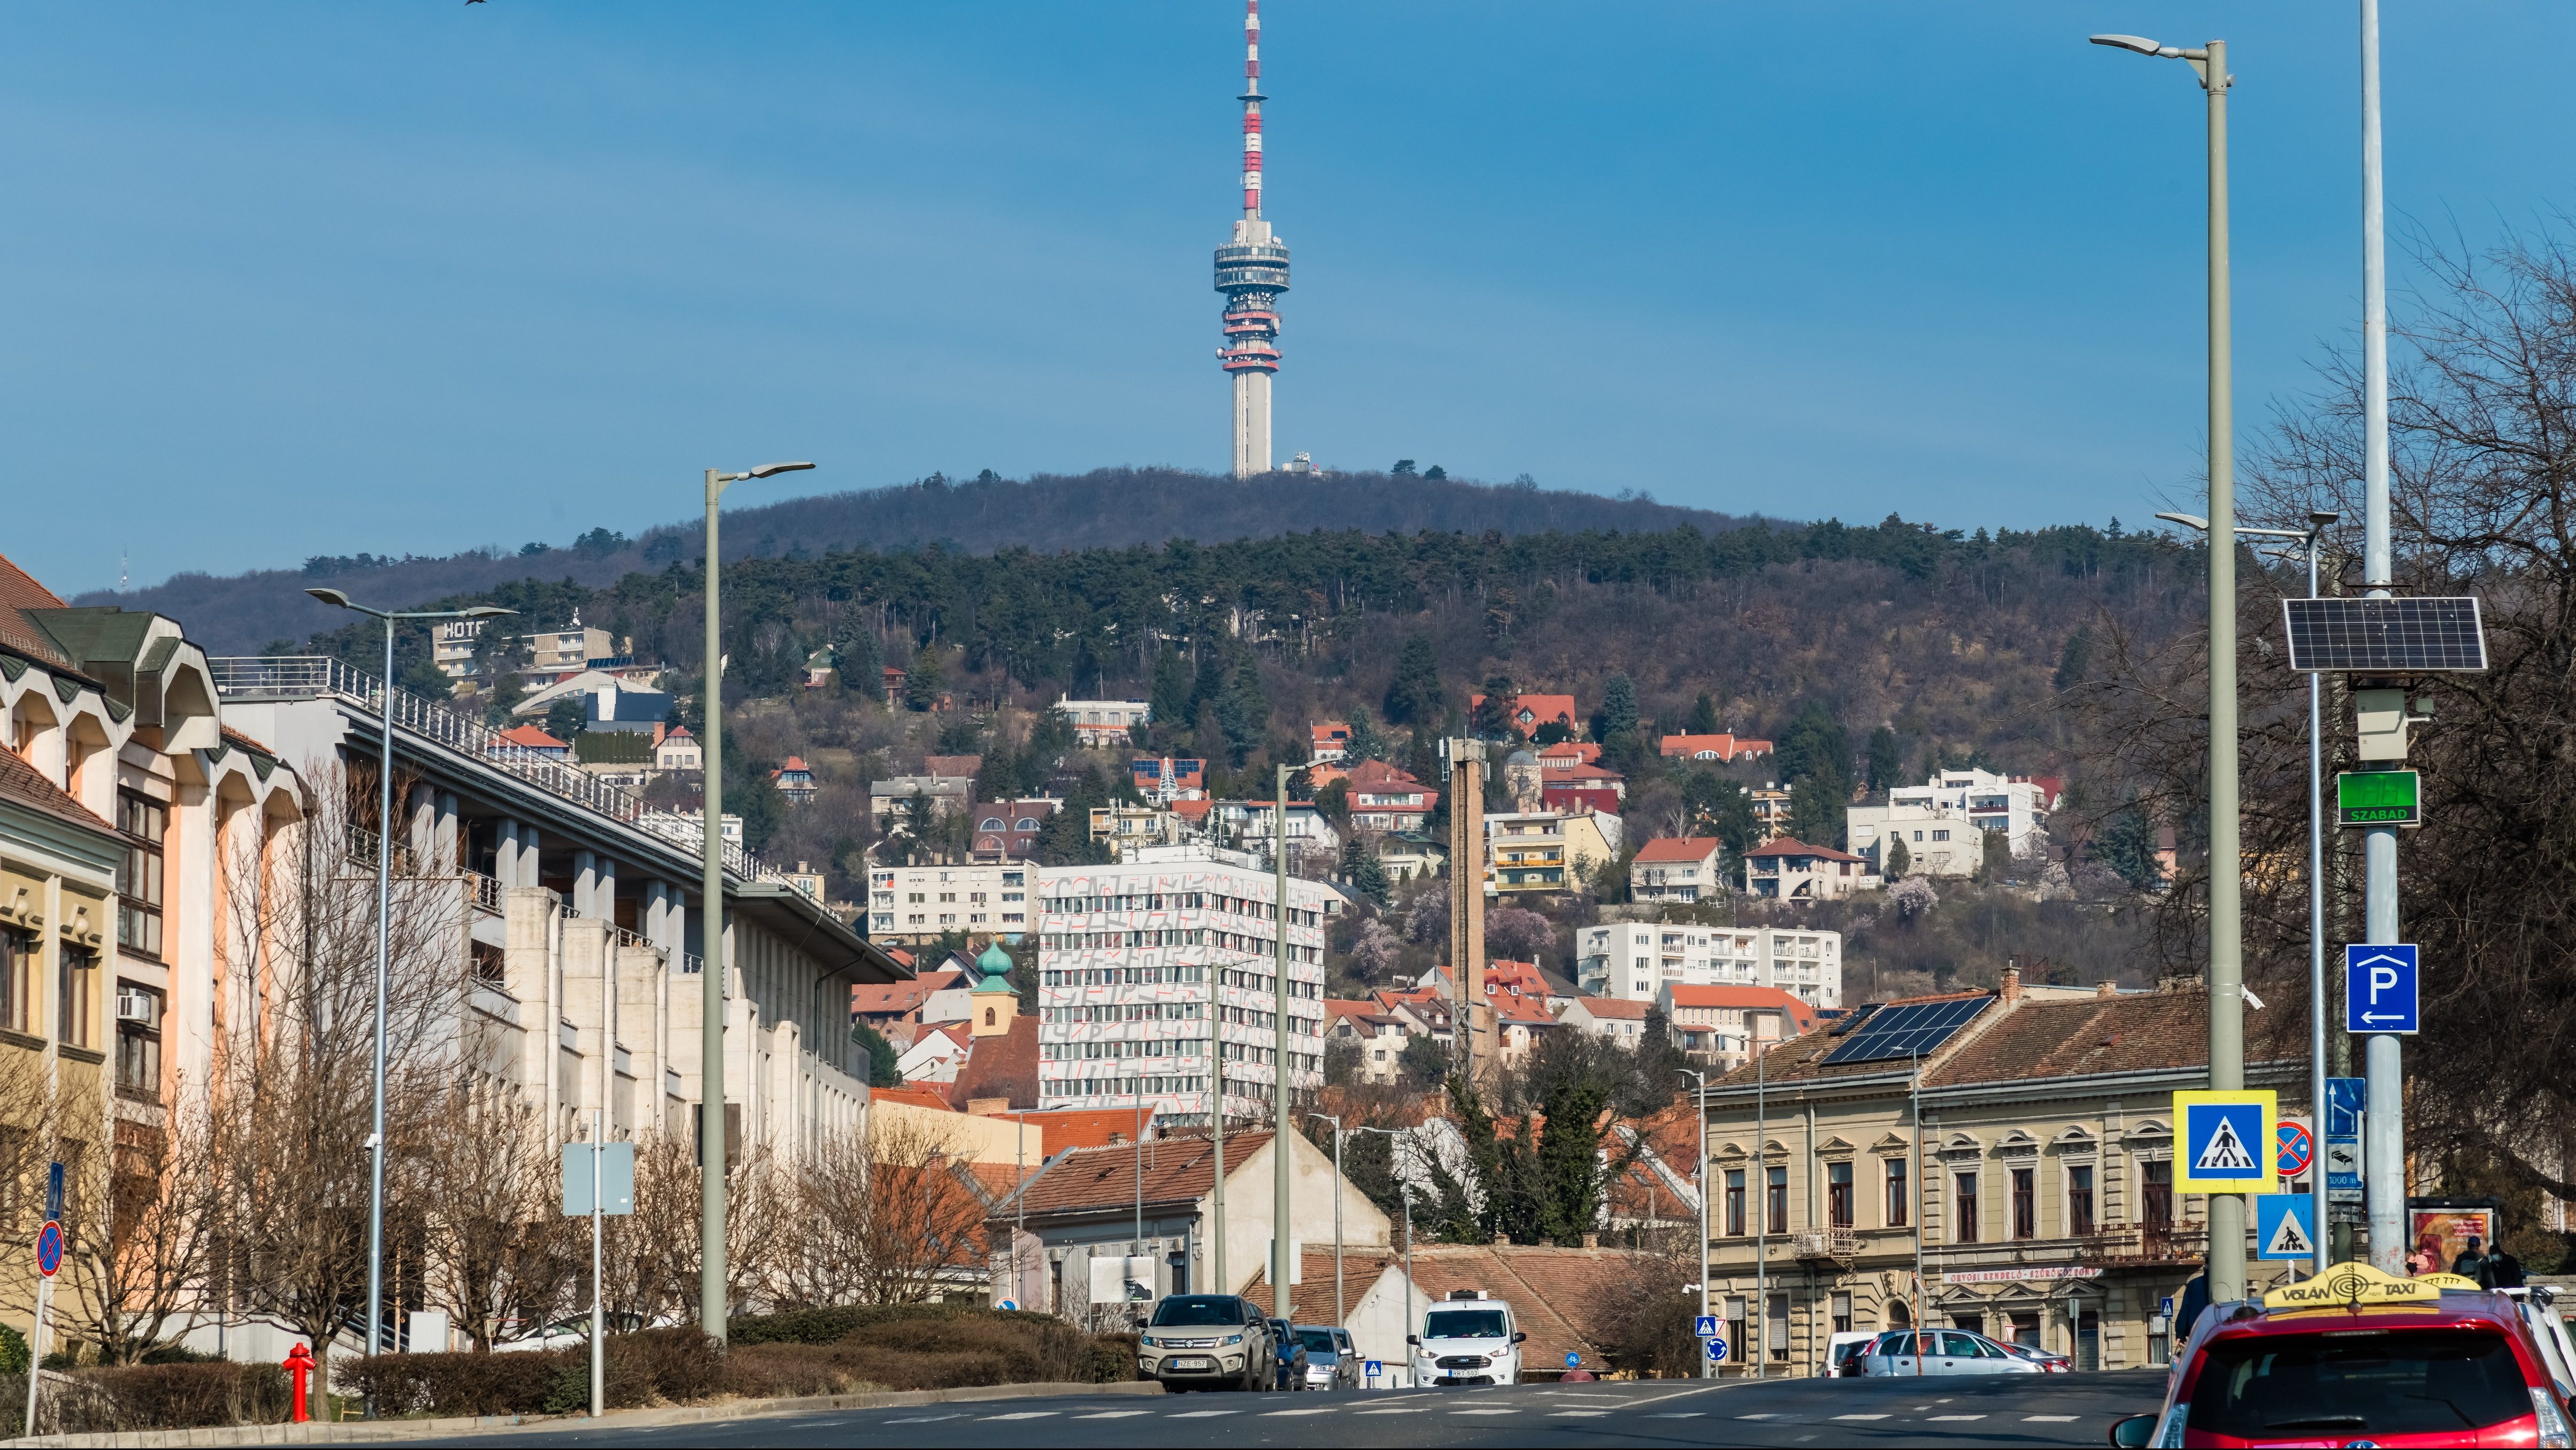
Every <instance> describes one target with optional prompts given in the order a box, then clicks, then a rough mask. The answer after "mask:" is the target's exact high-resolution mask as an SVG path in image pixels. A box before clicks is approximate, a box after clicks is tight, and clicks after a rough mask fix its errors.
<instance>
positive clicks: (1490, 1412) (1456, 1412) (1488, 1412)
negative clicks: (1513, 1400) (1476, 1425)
mask: <svg viewBox="0 0 2576 1450" xmlns="http://www.w3.org/2000/svg"><path fill="white" fill-rule="evenodd" d="M1449 1413H1450V1414H1453V1415H1517V1414H1519V1413H1520V1411H1518V1410H1451V1411H1450V1412H1449Z"/></svg>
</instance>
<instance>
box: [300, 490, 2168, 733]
mask: <svg viewBox="0 0 2576 1450" xmlns="http://www.w3.org/2000/svg"><path fill="white" fill-rule="evenodd" d="M2202 576H2203V565H2202V561H2201V559H2200V556H2199V555H2198V553H2197V552H2196V551H2193V550H2189V549H2186V548H2184V547H2183V546H2181V545H2179V544H2176V543H2175V542H2173V541H2171V540H2170V539H2167V538H2165V537H2163V536H2160V535H2139V534H2123V533H2121V532H2119V531H2118V530H2117V528H2116V526H2115V527H2114V528H2113V529H2111V530H2108V531H2105V530H2097V529H2093V528H2089V527H2070V528H2051V529H2044V530H2039V531H2036V532H2032V533H2013V532H2007V533H2003V534H2000V535H1990V534H1988V533H1986V532H1985V531H1983V530H1980V531H1978V532H1977V533H1975V534H1973V535H1963V534H1962V533H1960V532H1958V531H1955V530H1954V531H1935V530H1933V529H1931V528H1929V527H1927V526H1925V525H1921V524H1914V523H1908V522H1905V521H1903V520H1900V519H1896V518H1893V517H1891V518H1889V519H1887V520H1886V521H1884V522H1882V523H1879V524H1877V525H1874V526H1870V527H1864V528H1853V527H1848V526H1845V525H1842V524H1839V523H1832V522H1828V523H1822V524H1804V525H1786V526H1784V525H1774V524H1767V523H1755V524H1751V525H1746V526H1743V527H1737V528H1729V529H1725V530H1723V531H1717V532H1709V531H1703V530H1701V529H1698V528H1695V527H1691V526H1688V525H1684V526H1682V527H1679V528H1672V529H1664V530H1658V531H1652V532H1638V533H1612V532H1606V531H1592V530H1586V531H1581V532H1562V531H1550V532H1543V533H1534V534H1521V535H1516V536H1514V535H1505V534H1502V533H1500V532H1493V533H1479V534H1468V533H1460V532H1431V531H1425V532H1420V533H1415V534H1410V535H1406V534H1395V533H1365V532H1361V531H1358V530H1345V531H1332V532H1314V533H1304V534H1292V535H1286V536H1281V537H1276V538H1270V539H1259V540H1242V541H1236V542H1230V543H1224V544H1215V545H1204V546H1203V545H1197V544H1191V543H1185V542H1184V543H1175V544H1171V545H1167V546H1163V547H1151V546H1144V545H1136V546H1131V547H1127V548H1120V549H1111V548H1096V549H1086V550H1078V551H1068V552H1061V553H1040V552H1037V551H1035V550H1030V549H1025V548H1020V547H1016V546H1014V547H1009V548H1004V549H1001V550H998V551H996V552H993V553H989V554H974V553H966V552H958V551H951V550H948V549H945V548H942V547H937V546H933V547H929V548H924V549H911V550H892V551H888V550H877V549H855V550H835V551H828V552H820V553H816V554H813V555H811V556H808V557H802V558H798V557H771V558H754V559H746V560H743V561H741V562H739V563H737V564H734V565H732V566H729V567H728V570H727V572H726V575H725V584H726V589H725V594H726V611H725V622H726V628H727V631H728V636H729V638H728V643H727V645H726V651H727V653H728V654H729V655H730V656H731V659H732V662H733V663H732V666H731V670H730V672H729V674H728V682H729V686H730V688H729V689H728V691H727V693H728V696H729V697H730V696H732V695H733V694H734V693H735V691H736V690H739V691H741V692H742V693H743V694H744V695H745V696H747V697H750V696H782V695H785V696H793V695H797V694H798V693H799V692H798V690H797V689H796V687H795V684H794V682H795V681H796V680H797V679H798V678H799V675H798V670H799V669H800V667H801V666H802V665H803V664H804V663H805V660H806V657H807V655H808V653H809V652H811V651H814V650H817V649H821V648H825V647H830V648H833V649H835V650H837V651H839V654H840V659H841V663H842V667H843V673H844V675H845V676H846V677H847V678H850V679H855V680H862V681H864V680H871V679H873V678H874V677H875V675H876V671H877V669H878V667H879V666H880V665H881V664H886V663H892V664H901V665H906V666H912V667H925V666H926V668H927V669H929V670H930V671H931V672H932V673H934V674H935V675H937V676H938V677H939V679H940V680H941V682H942V685H941V687H942V688H943V689H945V690H950V691H953V692H954V693H955V694H956V696H957V697H958V699H959V702H960V703H961V704H964V703H975V704H982V703H984V702H989V701H994V700H1006V701H1015V702H1017V703H1021V704H1037V703H1042V702H1045V701H1051V700H1053V699H1054V698H1056V696H1057V695H1058V694H1059V693H1071V694H1074V695H1077V696H1080V695H1087V694H1090V693H1093V692H1102V693H1113V694H1121V695H1127V696H1129V697H1132V698H1154V699H1156V700H1157V701H1158V702H1160V703H1158V705H1157V709H1158V711H1160V712H1163V716H1164V718H1165V719H1167V720H1169V721H1170V723H1171V725H1172V728H1174V729H1186V730H1188V731H1191V732H1194V734H1195V735H1197V736H1205V735H1208V734H1209V730H1210V728H1211V727H1209V726H1208V725H1207V723H1206V722H1205V721H1201V720H1196V719H1193V718H1191V717H1190V715H1189V711H1191V710H1194V709H1195V708H1196V703H1197V702H1200V700H1201V697H1204V696H1205V695H1206V694H1207V693H1208V691H1207V690H1206V689H1201V688H1199V687H1198V686H1197V685H1194V684H1193V683H1192V681H1193V678H1194V677H1195V676H1207V677H1208V678H1212V679H1215V680H1218V681H1220V682H1222V681H1224V680H1236V679H1240V680H1245V681H1246V682H1247V684H1246V686H1245V688H1243V689H1240V690H1237V691H1236V693H1237V694H1238V695H1240V696H1241V698H1242V699H1243V700H1245V701H1249V700H1252V699H1255V698H1256V697H1257V698H1258V699H1259V701H1260V705H1259V708H1258V709H1253V708H1251V707H1250V706H1248V705H1247V706H1245V707H1244V709H1243V710H1242V712H1241V718H1239V719H1236V718H1234V717H1232V716H1229V717H1228V719H1230V720H1232V722H1233V723H1232V724H1230V725H1227V726H1226V728H1225V729H1224V731H1223V733H1224V735H1225V736H1226V737H1227V739H1228V741H1229V742H1230V744H1231V746H1232V750H1231V754H1232V755H1233V756H1234V757H1235V759H1236V763H1237V764H1241V763H1242V761H1243V758H1245V757H1247V756H1250V755H1254V754H1259V753H1262V752H1264V751H1267V752H1269V753H1270V754H1271V755H1272V756H1273V757H1274V758H1279V757H1282V756H1283V753H1284V752H1287V751H1289V750H1290V749H1291V748H1292V747H1294V745H1295V743H1296V742H1297V741H1298V740H1301V739H1302V730H1303V726H1304V723H1305V722H1306V721H1307V720H1309V719H1312V718H1316V717H1317V716H1319V715H1323V714H1337V713H1340V712H1342V711H1344V710H1346V709H1348V708H1349V707H1350V706H1352V705H1355V704H1365V705H1370V706H1372V707H1374V706H1375V705H1376V704H1377V702H1379V701H1381V700H1382V699H1384V698H1385V697H1386V696H1387V694H1388V689H1389V683H1390V679H1391V677H1392V675H1393V674H1394V672H1395V669H1396V664H1397V659H1398V656H1399V655H1403V654H1405V653H1407V651H1408V649H1414V650H1420V649H1426V648H1427V649H1428V650H1429V651H1430V652H1431V655H1432V656H1433V658H1434V659H1435V660H1436V668H1437V670H1438V673H1439V676H1440V678H1441V679H1442V681H1443V682H1444V683H1443V684H1442V685H1441V686H1440V688H1439V689H1438V690H1437V691H1436V693H1437V695H1438V696H1439V699H1440V706H1441V709H1443V710H1458V709H1463V708H1464V706H1465V704H1466V697H1467V694H1468V692H1469V691H1470V690H1474V689H1480V688H1483V687H1484V686H1485V685H1486V683H1487V682H1489V681H1491V680H1493V679H1495V678H1496V677H1498V676H1500V677H1506V678H1508V679H1509V680H1510V681H1512V682H1514V684H1515V686H1516V687H1518V688H1528V689H1540V690H1548V691H1557V692H1570V693H1572V694H1574V695H1575V696H1576V697H1577V699H1578V700H1580V701H1582V702H1584V704H1585V707H1586V708H1591V707H1592V706H1593V704H1594V703H1596V702H1598V701H1599V700H1601V699H1602V697H1603V690H1604V687H1605V685H1606V683H1607V681H1608V679H1609V677H1611V676H1613V675H1621V674H1624V675H1626V676H1628V677H1629V678H1630V680H1631V682H1632V685H1633V689H1634V693H1635V696H1636V697H1637V702H1638V704H1639V706H1640V707H1641V708H1642V710H1643V711H1644V713H1645V714H1646V715H1647V716H1648V717H1651V718H1654V719H1658V720H1662V721H1665V722H1667V723H1669V724H1672V725H1674V726H1678V725H1679V724H1680V723H1681V722H1682V721H1683V720H1685V719H1687V718H1690V717H1691V716H1693V715H1694V714H1700V713H1708V712H1714V715H1715V718H1716V720H1717V722H1719V723H1720V724H1721V725H1722V726H1723V727H1724V728H1730V729H1736V730H1740V731H1743V732H1745V733H1752V734H1762V733H1765V732H1771V731H1777V730H1781V729H1785V728H1786V727H1787V725H1788V724H1789V721H1790V718H1791V717H1792V716H1793V715H1794V714H1796V713H1797V712H1799V711H1801V710H1804V709H1805V708H1806V707H1808V706H1809V705H1811V704H1813V705H1819V706H1822V707H1823V708H1825V709H1827V710H1829V711H1830V712H1831V713H1832V714H1833V715H1834V716H1835V717H1837V718H1839V719H1841V720H1843V721H1845V722H1848V723H1850V724H1852V725H1853V726H1854V727H1855V728H1859V729H1866V728H1869V727H1871V726H1874V725H1876V724H1878V723H1882V722H1893V723H1895V724H1896V727H1897V728H1898V730H1899V731H1900V732H1901V733H1902V734H1903V735H1905V736H1906V737H1908V739H1909V740H1910V741H1911V742H1913V745H1911V746H1909V749H1911V748H1914V747H1915V746H1920V747H1923V748H1931V747H1935V746H1937V747H1939V748H1941V749H1942V750H1956V751H1976V752H1984V753H1985V754H1986V756H1987V757H1988V758H1989V759H1990V760H1991V761H1992V762H1993V763H1995V764H1998V765H2003V766H2008V767H2011V768H2016V769H2024V770H2029V769H2035V768H2039V767H2041V766H2044V765H2047V764H2051V763H2053V762H2054V761H2056V760H2057V759H2058V758H2060V754H2061V752H2062V749H2063V746H2064V743H2065V742H2064V741H2063V739H2062V725H2061V724H2060V723H2059V722H2058V721H2056V720H2055V719H2054V718H2053V717H2052V712H2051V709H2050V702H2051V701H2052V700H2053V699H2054V697H2055V695H2056V692H2057V691H2058V690H2059V689H2061V688H2062V687H2063V684H2064V682H2065V681H2066V680H2067V679H2068V678H2069V677H2070V675H2072V674H2080V673H2081V672H2082V670H2083V668H2084V665H2083V662H2082V655H2083V653H2084V645H2083V644H2082V642H2081V641H2080V640H2079V639H2078V634H2079V631H2081V630H2082V629H2084V628H2085V626H2087V624H2088V623H2096V622H2099V621H2102V620H2104V619H2106V618H2111V617H2116V618H2117V619H2118V620H2119V621H2121V622H2122V624H2123V625H2124V627H2125V628H2127V629H2128V630H2131V631H2134V632H2137V633H2142V634H2145V635H2149V636H2153V635H2157V634H2161V633H2163V632H2165V631H2167V630H2169V629H2171V628H2173V627H2175V626H2176V625H2177V624H2178V623H2183V622H2187V621H2188V619H2189V618H2190V617H2191V615H2192V610H2193V606H2194V601H2195V600H2196V599H2197V597H2198V596H2197V589H2198V581H2199V580H2200V578H2201V577H2202ZM698 588H699V574H698V571H697V570H695V569H693V568H691V567H689V566H688V565H687V564H685V563H682V562H677V561H675V562H673V563H671V564H669V565H666V566H665V567H663V568H662V569H660V570H658V571H651V572H637V573H634V574H629V575H627V576H625V577H624V578H622V579H620V580H618V581H616V582H615V583H614V584H612V585H609V586H606V587H603V588H593V587H590V586H586V585H582V584H578V583H547V582H543V581H539V580H534V579H529V580H523V581H520V582H517V583H512V584H506V585H502V586H499V587H497V588H493V589H490V590H481V591H476V592H474V593H473V594H472V595H471V596H470V597H469V596H462V595H460V596H455V597H453V598H451V599H450V600H449V601H447V602H448V603H450V604H455V603H464V602H469V599H470V601H471V602H492V603H498V604H501V605H503V606H506V607H508V608H511V609H515V610H517V611H518V612H519V613H520V615H521V616H522V617H523V618H525V619H527V620H529V621H530V622H531V623H532V624H536V625H539V626H548V627H550V626H552V625H554V624H556V623H558V622H560V621H561V620H563V619H565V618H568V617H569V616H570V614H571V613H572V611H573V610H575V609H579V610H580V612H581V616H582V619H583V620H584V622H585V623H589V624H593V625H597V626H599V627H602V628H605V629H607V630H609V631H610V632H611V633H612V634H614V635H617V636H631V637H632V638H633V640H634V647H635V651H636V653H637V654H638V655H640V656H643V657H646V658H653V659H660V660H662V661H665V662H667V663H668V664H669V665H670V666H671V668H672V669H673V670H674V671H675V672H676V673H677V675H678V678H677V680H675V682H674V683H676V684H677V685H679V686H680V687H681V688H682V689H683V691H684V692H691V693H693V692H694V690H695V688H696V685H695V676H696V674H697V672H698V670H699V668H700V649H699V624H698V619H699V609H700V604H699V602H698ZM372 638H373V636H362V635H361V633H360V632H359V631H357V630H355V629H353V628H349V627H341V628H339V629H337V630H336V631H335V632H334V633H333V634H331V635H329V636H325V637H323V638H322V639H321V640H319V641H318V643H319V644H320V646H321V647H322V648H325V649H330V650H335V651H341V652H345V653H347V654H348V655H349V657H350V658H351V659H353V660H356V661H358V662H360V663H364V662H365V661H366V660H367V659H369V658H372V656H371V654H370V652H371V651H372V650H373V649H374V648H375V646H374V645H373V644H372V643H370V642H369V641H370V640H372ZM1417 640H1418V641H1419V642H1420V643H1418V644H1417V643H1415V642H1416V641H1417ZM404 651H405V659H404V661H403V665H402V668H403V670H404V672H405V674H406V676H407V677H409V676H410V675H411V674H412V672H413V671H417V670H425V669H426V666H427V659H426V655H427V644H426V641H425V640H421V639H413V638H407V639H406V641H405V645H404ZM925 651H927V655H928V658H927V660H925V659H924V653H925ZM1183 661H1186V662H1187V663H1186V665H1184V663H1183ZM1184 669H1186V670H1187V671H1188V673H1184V674H1181V675H1180V676H1179V677H1178V684H1177V685H1175V684H1174V681H1173V676H1172V672H1174V671H1180V670H1184ZM1247 670H1249V671H1251V672H1252V674H1251V675H1250V676H1246V675H1245V673H1244V672H1245V671H1247ZM1255 678H1257V679H1258V680H1259V681H1260V685H1259V688H1258V689H1253V688H1250V686H1249V684H1248V681H1249V680H1251V679H1255ZM422 683H423V685H425V686H426V687H429V688H435V687H436V680H435V676H427V677H425V678H423V680H422ZM1204 683H1205V681H1203V680H1202V681H1200V684H1204ZM1211 688H1213V687H1211ZM1176 690H1177V694H1175V693H1174V692H1175V691H1176ZM1166 695H1170V696H1172V699H1171V700H1170V701H1168V702H1165V701H1164V697H1165V696H1166ZM1701 697H1706V700H1707V703H1706V704H1705V705H1702V704H1700V703H1699V701H1700V699H1701ZM1184 702H1190V703H1186V704H1185V703H1184ZM1427 710H1428V707H1423V709H1422V710H1417V711H1415V712H1410V713H1413V714H1415V715H1417V716H1419V717H1420V718H1416V719H1415V720H1414V721H1413V723H1417V724H1422V725H1431V726H1437V725H1439V724H1440V723H1441V720H1440V718H1439V717H1438V715H1437V714H1436V713H1433V714H1426V713H1425V711H1427ZM1175 715H1178V716H1180V718H1178V719H1174V718H1173V716H1175ZM812 743H816V744H818V745H819V744H821V743H823V742H820V741H816V742H812ZM789 748H791V749H792V748H794V747H793V746H792V745H791V746H790V747H789ZM1201 748H1207V747H1206V746H1205V745H1204V744H1203V745H1202V746H1201ZM1294 758H1297V759H1302V758H1303V754H1302V750H1299V751H1298V752H1297V753H1296V754H1295V755H1294Z"/></svg>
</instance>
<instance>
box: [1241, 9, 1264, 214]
mask: <svg viewBox="0 0 2576 1450" xmlns="http://www.w3.org/2000/svg"><path fill="white" fill-rule="evenodd" d="M1243 214H1244V215H1245V216H1247V217H1258V216H1260V215H1261V0H1243Z"/></svg>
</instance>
